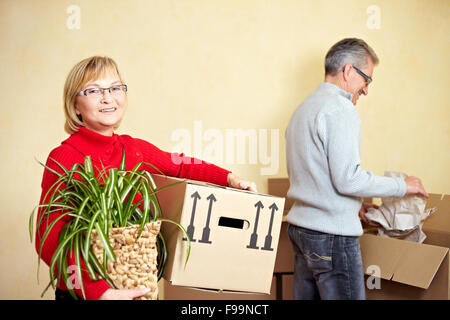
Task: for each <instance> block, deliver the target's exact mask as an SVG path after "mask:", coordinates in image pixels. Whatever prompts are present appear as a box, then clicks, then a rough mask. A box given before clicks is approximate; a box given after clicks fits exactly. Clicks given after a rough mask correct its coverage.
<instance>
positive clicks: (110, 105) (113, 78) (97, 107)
mask: <svg viewBox="0 0 450 320" xmlns="http://www.w3.org/2000/svg"><path fill="white" fill-rule="evenodd" d="M117 85H122V82H121V81H120V78H119V76H118V75H117V74H116V73H112V74H111V73H108V74H106V75H105V76H103V77H102V78H100V79H97V80H95V81H89V82H88V83H86V84H85V85H84V87H83V88H82V90H86V89H94V88H111V87H114V86H117ZM88 91H89V90H88ZM85 92H86V91H85ZM126 104H127V95H126V92H125V91H123V90H117V87H115V88H114V89H112V90H109V91H108V90H103V94H102V91H101V90H100V93H98V92H97V93H95V90H94V93H92V92H88V93H87V95H79V96H77V97H76V100H75V111H76V113H77V115H81V117H82V120H83V123H84V125H85V126H86V128H88V129H90V130H92V131H95V132H97V133H100V134H102V135H105V136H112V134H113V132H114V129H115V128H117V127H118V126H119V124H120V121H121V120H122V117H123V115H124V112H125V107H126Z"/></svg>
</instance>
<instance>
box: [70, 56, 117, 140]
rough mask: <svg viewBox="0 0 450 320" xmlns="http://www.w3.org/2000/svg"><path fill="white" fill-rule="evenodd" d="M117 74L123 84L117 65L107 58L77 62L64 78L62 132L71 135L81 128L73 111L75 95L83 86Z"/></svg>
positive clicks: (80, 122)
mask: <svg viewBox="0 0 450 320" xmlns="http://www.w3.org/2000/svg"><path fill="white" fill-rule="evenodd" d="M111 72H112V73H117V75H118V77H119V79H120V81H122V83H123V79H122V76H121V75H120V72H119V68H118V66H117V63H116V62H115V61H114V60H113V59H111V58H109V57H101V56H93V57H90V58H87V59H84V60H82V61H80V62H78V63H77V64H76V65H75V66H74V67H73V68H72V70H70V72H69V74H68V75H67V78H66V83H65V84H64V97H63V99H64V115H65V117H66V123H65V124H64V130H66V132H67V133H69V134H72V133H75V132H77V131H78V128H79V127H83V126H84V124H83V121H82V120H81V118H80V117H79V116H78V115H77V113H76V110H75V99H76V97H77V93H78V92H79V91H81V90H82V88H83V86H84V85H86V83H88V82H89V81H92V80H97V79H99V78H101V77H102V76H104V75H106V74H108V73H111Z"/></svg>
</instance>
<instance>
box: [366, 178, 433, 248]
mask: <svg viewBox="0 0 450 320" xmlns="http://www.w3.org/2000/svg"><path fill="white" fill-rule="evenodd" d="M384 175H385V176H386V177H393V178H403V179H404V178H406V177H407V175H406V174H404V173H402V172H393V171H386V172H385V173H384ZM426 204H427V201H426V199H425V198H424V197H422V196H417V195H407V196H404V197H403V198H382V205H381V206H380V207H379V208H378V209H375V208H369V209H368V210H367V213H366V217H367V219H369V220H371V221H373V222H377V223H379V224H380V225H381V227H379V228H378V235H379V236H383V237H389V238H397V239H402V240H408V241H414V242H419V243H422V242H423V241H424V240H425V239H426V235H425V233H423V231H422V226H423V223H424V221H425V219H426V218H428V216H429V215H430V214H432V213H433V212H434V211H436V208H430V209H427V210H425V206H426Z"/></svg>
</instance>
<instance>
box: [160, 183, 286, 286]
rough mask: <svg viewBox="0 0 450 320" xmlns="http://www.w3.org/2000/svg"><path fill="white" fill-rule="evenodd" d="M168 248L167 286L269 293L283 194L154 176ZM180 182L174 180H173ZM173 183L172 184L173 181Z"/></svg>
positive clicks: (165, 276)
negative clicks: (179, 225) (271, 194)
mask: <svg viewBox="0 0 450 320" xmlns="http://www.w3.org/2000/svg"><path fill="white" fill-rule="evenodd" d="M153 178H154V180H155V183H156V185H157V186H158V188H162V187H164V186H168V185H171V186H170V187H168V188H165V189H163V190H161V191H159V192H158V199H159V202H160V205H161V209H162V213H163V215H164V217H165V218H168V219H171V220H174V221H177V222H179V223H180V224H181V225H182V226H183V227H184V228H185V229H186V231H187V233H188V235H189V238H190V240H191V252H190V256H189V260H188V261H187V263H186V249H187V239H186V237H184V236H183V234H182V232H181V231H179V228H178V227H177V226H175V225H173V224H171V223H168V222H165V223H163V224H162V233H163V235H164V238H165V240H166V242H167V246H168V248H169V259H168V261H167V265H166V268H165V271H164V278H165V279H166V280H168V281H169V282H170V283H171V284H172V285H178V286H187V287H195V288H203V289H212V290H218V291H234V292H236V291H240V292H252V293H266V294H269V293H270V287H271V283H272V277H273V270H274V264H275V257H276V251H277V247H278V238H279V235H280V228H281V220H282V216H283V208H284V198H280V197H274V196H270V195H265V194H259V193H252V192H248V191H243V190H236V189H231V188H226V187H221V186H217V185H213V184H209V183H204V182H199V181H193V180H185V179H179V178H173V177H166V176H161V175H153ZM177 182H179V183H177ZM174 183H177V184H175V185H172V184H174Z"/></svg>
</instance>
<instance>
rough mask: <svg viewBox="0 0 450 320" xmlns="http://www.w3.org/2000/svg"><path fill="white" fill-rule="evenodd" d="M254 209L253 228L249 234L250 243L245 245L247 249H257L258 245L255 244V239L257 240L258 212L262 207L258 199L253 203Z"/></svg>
mask: <svg viewBox="0 0 450 320" xmlns="http://www.w3.org/2000/svg"><path fill="white" fill-rule="evenodd" d="M255 207H256V208H257V209H256V219H255V227H254V228H253V233H252V235H251V236H250V244H249V245H248V246H247V248H249V249H259V247H257V246H256V241H257V240H258V234H257V233H256V231H257V230H258V221H259V212H260V210H261V209H262V208H264V206H263V204H262V202H261V201H258V202H257V203H256V204H255Z"/></svg>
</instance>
